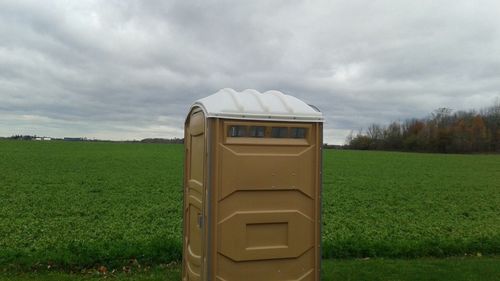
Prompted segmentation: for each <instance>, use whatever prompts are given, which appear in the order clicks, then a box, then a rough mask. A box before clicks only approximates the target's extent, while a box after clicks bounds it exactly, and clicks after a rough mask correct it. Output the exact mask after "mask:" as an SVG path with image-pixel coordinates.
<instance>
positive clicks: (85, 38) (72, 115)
mask: <svg viewBox="0 0 500 281" xmlns="http://www.w3.org/2000/svg"><path fill="white" fill-rule="evenodd" d="M221 88H233V89H235V90H238V91H242V90H244V89H256V90H258V91H261V92H264V91H267V90H279V91H282V92H283V93H285V94H289V95H293V96H295V97H298V98H300V99H302V100H304V101H306V102H307V103H309V104H314V105H316V106H317V107H319V108H320V109H321V111H322V112H323V114H324V116H325V119H326V123H325V132H324V135H325V140H324V141H325V142H327V143H330V144H343V143H344V141H345V138H346V136H347V135H348V134H349V133H350V132H351V131H354V132H357V131H359V130H361V129H363V128H367V127H368V126H369V125H370V124H372V123H379V124H387V123H389V122H391V121H398V120H400V121H404V120H405V119H407V118H412V117H417V118H422V117H426V116H427V115H428V114H430V113H431V112H432V111H433V110H435V109H437V108H440V107H448V108H451V109H453V110H464V109H473V108H476V109H480V108H483V107H486V106H489V105H491V104H492V103H494V102H495V100H496V99H497V98H498V97H499V96H500V2H499V1H488V0H485V1H461V0H453V1H451V0H450V1H446V0H443V1H426V0H421V1H401V0H395V1H377V0H374V1H368V0H366V1H356V0H351V1H336V0H329V1H298V0H286V1H273V0H266V1H258V0H252V1H165V0H149V1H129V0H106V1H87V0H78V1H49V0H48V1H39V0H35V1H23V0H14V1H10V0H1V1H0V136H10V135H14V134H36V135H40V136H52V137H65V136H66V137H88V138H99V139H112V140H132V139H137V140H139V139H143V138H151V137H159V138H170V137H182V135H183V123H184V119H185V116H186V114H187V112H188V110H189V108H190V105H191V104H192V103H193V102H194V101H195V100H197V99H200V98H203V97H205V96H208V95H210V94H212V93H215V92H217V91H218V90H219V89H221Z"/></svg>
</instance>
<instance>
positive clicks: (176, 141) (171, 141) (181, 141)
mask: <svg viewBox="0 0 500 281" xmlns="http://www.w3.org/2000/svg"><path fill="white" fill-rule="evenodd" d="M141 142H142V143H170V144H171V143H176V144H182V143H184V139H183V138H182V139H180V138H173V139H161V138H150V139H143V140H141Z"/></svg>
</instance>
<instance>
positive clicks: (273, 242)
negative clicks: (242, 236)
mask: <svg viewBox="0 0 500 281" xmlns="http://www.w3.org/2000/svg"><path fill="white" fill-rule="evenodd" d="M245 232H246V249H247V250H257V249H276V248H286V247H288V222H276V223H249V224H247V226H246V230H245Z"/></svg>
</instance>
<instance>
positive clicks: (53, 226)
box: [0, 141, 500, 270]
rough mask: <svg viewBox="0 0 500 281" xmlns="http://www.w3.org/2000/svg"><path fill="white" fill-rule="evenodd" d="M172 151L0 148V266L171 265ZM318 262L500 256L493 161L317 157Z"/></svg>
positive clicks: (176, 188) (177, 197) (176, 240)
mask: <svg viewBox="0 0 500 281" xmlns="http://www.w3.org/2000/svg"><path fill="white" fill-rule="evenodd" d="M182 173H183V146H181V145H162V144H135V143H97V142H96V143H81V142H22V141H0V268H12V269H21V270H22V269H26V268H28V269H32V268H37V267H40V268H47V267H51V268H60V269H68V268H69V269H75V268H76V269H78V268H87V267H92V266H95V265H106V266H108V267H110V268H111V267H118V266H122V265H124V264H128V263H130V262H131V261H133V262H136V261H137V262H138V263H140V264H150V265H153V266H154V265H158V264H167V263H169V262H172V261H178V260H180V257H181V248H182V244H181V231H182V229H181V220H182V218H181V208H182ZM323 181H324V186H323V195H324V196H323V222H324V225H323V255H324V257H325V258H363V257H385V258H413V257H429V256H433V257H443V256H464V255H474V256H477V255H489V254H491V255H498V254H500V156H498V155H431V154H410V153H388V152H361V151H334V150H325V153H324V178H323Z"/></svg>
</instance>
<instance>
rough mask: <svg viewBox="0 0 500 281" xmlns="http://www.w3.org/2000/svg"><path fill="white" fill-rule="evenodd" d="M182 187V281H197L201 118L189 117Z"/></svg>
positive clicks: (202, 159) (200, 248) (202, 163)
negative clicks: (183, 187) (184, 174)
mask: <svg viewBox="0 0 500 281" xmlns="http://www.w3.org/2000/svg"><path fill="white" fill-rule="evenodd" d="M186 148H187V149H186V171H185V172H186V176H187V179H186V183H185V185H186V187H185V192H184V259H185V260H184V264H185V265H184V274H183V275H184V276H183V280H184V281H200V280H202V279H201V275H202V271H203V266H202V260H203V250H204V247H203V239H202V235H203V231H202V221H203V206H204V204H203V194H204V188H205V186H204V172H205V118H204V116H203V113H202V112H201V111H198V112H194V113H192V114H191V116H190V119H189V123H188V127H187V128H186Z"/></svg>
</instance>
